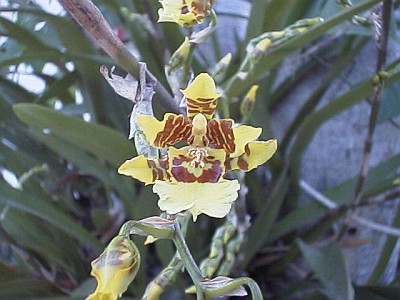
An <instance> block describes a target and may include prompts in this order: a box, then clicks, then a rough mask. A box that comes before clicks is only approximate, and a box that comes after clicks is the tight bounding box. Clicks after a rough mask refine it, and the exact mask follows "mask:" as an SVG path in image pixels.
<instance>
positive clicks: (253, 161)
mask: <svg viewBox="0 0 400 300" xmlns="http://www.w3.org/2000/svg"><path fill="white" fill-rule="evenodd" d="M160 2H161V4H162V8H160V9H159V22H175V23H177V24H178V25H179V26H181V27H187V28H189V29H190V30H188V36H187V37H185V39H184V41H183V43H182V45H181V46H180V47H179V48H178V49H177V50H176V52H175V53H174V54H173V55H172V56H171V59H170V61H169V63H168V64H167V65H166V66H165V71H166V77H167V79H168V82H169V83H170V87H171V90H172V91H174V95H173V98H174V99H175V100H176V101H177V102H178V103H177V104H179V105H180V107H184V110H185V113H181V114H176V113H166V114H165V115H164V117H163V119H162V120H161V121H160V120H158V119H156V118H155V117H154V116H153V111H152V108H151V98H152V94H153V89H152V87H153V88H154V81H153V82H150V84H149V82H148V80H149V79H148V78H147V77H146V75H145V66H144V65H142V67H143V68H142V69H141V72H142V73H141V74H142V76H140V80H139V81H137V82H132V79H131V78H129V80H128V78H125V79H124V78H118V77H117V76H115V75H114V76H115V77H114V78H111V77H109V76H108V75H106V73H108V72H106V71H104V69H103V71H102V73H103V75H104V76H105V77H106V79H107V80H108V81H109V83H110V84H111V85H112V86H113V87H114V89H115V90H116V92H117V93H119V94H120V95H122V96H125V97H127V98H130V99H131V100H133V101H134V102H135V105H134V108H133V111H132V116H131V134H130V137H135V144H136V147H137V152H138V154H139V155H138V156H136V157H134V158H132V159H128V160H126V161H125V162H124V163H123V164H122V165H121V166H120V167H119V169H118V172H119V173H120V174H122V175H126V176H130V177H132V178H134V179H136V180H139V181H141V182H142V183H144V184H145V185H153V192H154V193H155V194H157V195H158V196H159V200H158V207H159V208H160V210H161V211H162V213H161V215H160V216H153V217H149V218H146V219H142V220H139V221H133V220H131V221H128V222H126V223H125V224H124V225H123V227H122V228H121V230H120V233H119V235H118V236H117V237H116V238H114V239H113V240H112V241H111V243H110V245H109V246H108V247H107V248H106V249H105V250H104V252H103V254H101V256H100V257H99V258H98V259H96V260H95V261H94V262H93V263H92V275H93V276H94V277H95V278H96V280H97V282H98V287H97V289H96V290H95V292H94V293H93V294H92V295H90V296H89V297H88V298H87V299H89V300H93V299H99V300H101V299H117V298H118V297H119V296H120V295H121V294H122V293H124V292H125V291H126V290H127V288H128V285H129V283H130V282H131V281H132V280H133V279H134V277H135V274H136V272H137V269H138V268H139V263H140V255H139V252H138V250H137V248H136V247H135V245H134V244H133V243H132V242H131V240H130V238H129V235H130V234H137V235H141V236H145V237H147V239H146V242H145V243H146V244H148V243H154V242H156V241H157V240H158V239H171V240H172V241H173V242H174V244H175V246H176V251H177V252H176V254H175V256H174V257H173V258H172V260H171V262H170V264H169V265H168V266H167V267H166V268H165V269H164V270H163V271H161V273H160V274H159V275H158V276H157V277H156V278H155V279H154V280H153V281H151V282H150V283H149V284H148V286H147V289H146V291H145V294H144V295H143V298H142V299H158V297H159V296H160V295H161V294H162V293H163V292H164V290H165V289H166V288H167V287H168V286H169V285H171V284H172V283H173V281H174V279H175V277H176V274H177V273H178V272H179V271H180V270H181V269H182V268H185V269H186V270H187V272H188V273H189V275H190V277H191V279H192V281H193V284H194V285H193V286H192V287H189V288H188V289H187V291H186V292H188V293H195V294H196V296H197V299H208V298H211V297H220V296H229V295H235V296H243V295H246V294H247V292H246V290H245V289H244V288H243V286H244V285H247V286H248V287H249V289H250V291H251V295H252V297H253V299H263V297H262V294H261V291H260V289H259V287H258V285H257V284H256V282H255V281H254V280H252V279H251V278H248V277H241V278H237V279H233V278H230V277H229V273H230V271H231V270H232V267H233V265H234V262H235V255H236V253H237V252H238V250H239V249H240V247H241V245H242V243H243V241H244V238H243V235H244V232H245V230H246V228H248V227H246V226H244V228H242V229H241V230H239V231H237V230H236V227H237V219H238V217H237V215H236V210H235V200H237V198H238V194H239V193H240V191H241V189H243V190H245V189H246V187H245V186H244V183H243V182H244V181H243V172H248V171H251V170H253V169H255V168H257V167H258V166H260V165H262V164H264V163H265V162H267V161H268V160H269V159H270V158H271V157H272V156H273V154H274V153H275V151H276V150H277V141H276V140H275V139H270V140H267V141H258V140H257V139H258V138H259V137H260V135H261V132H262V129H261V128H256V127H252V126H248V125H242V124H238V123H236V122H235V121H234V120H233V119H229V118H222V119H221V118H219V117H218V116H219V114H220V113H221V114H222V115H226V111H224V107H226V102H227V101H230V99H228V98H227V97H226V96H225V93H224V90H223V89H221V87H218V86H217V85H216V82H218V78H220V77H221V76H223V74H224V72H225V71H226V69H227V67H228V65H229V62H230V59H231V55H230V54H228V55H226V56H225V57H223V58H222V59H221V60H220V62H219V63H218V64H217V65H216V67H215V69H214V70H212V71H211V72H210V73H211V74H212V76H211V75H210V74H208V73H200V74H198V75H197V76H194V74H192V73H191V68H190V64H191V58H192V57H193V51H194V50H195V47H196V45H197V44H199V43H202V42H204V41H205V40H206V39H207V38H208V37H209V36H210V35H211V34H212V32H213V31H214V29H215V28H214V27H215V26H216V16H215V13H214V12H213V10H212V4H213V1H212V0H183V1H182V0H180V1H178V0H161V1H160ZM207 17H210V19H211V21H210V25H209V26H208V27H206V28H204V27H203V29H200V30H199V31H195V25H197V24H200V23H202V22H203V21H204V20H205V19H206V18H207ZM319 21H320V20H302V23H301V24H295V25H294V26H293V28H288V29H286V31H285V32H281V33H279V32H274V33H273V34H267V33H266V34H264V35H262V36H260V37H258V38H256V39H254V40H252V41H251V42H250V44H249V46H248V49H247V52H248V55H247V57H246V59H245V61H244V62H243V63H242V67H241V72H239V73H238V78H240V79H241V80H246V78H248V75H249V74H251V72H252V69H253V68H254V66H255V64H256V63H257V61H258V60H259V59H260V58H261V57H262V55H263V53H265V52H266V51H267V49H268V48H269V47H272V46H273V45H276V44H278V43H280V42H282V40H283V39H284V38H285V36H286V37H287V36H288V34H287V32H290V34H291V36H294V35H295V34H296V32H297V31H301V30H306V29H307V26H311V25H313V24H315V23H316V22H319ZM213 77H214V78H213ZM191 78H194V79H192V80H191ZM151 80H153V79H150V81H151ZM121 83H122V84H125V85H127V84H129V85H131V86H130V88H125V89H123V91H122V92H121V89H120V88H119V86H121ZM132 84H133V85H135V86H134V88H132ZM227 88H229V86H228V87H227ZM257 89H258V86H257V85H253V86H252V87H251V88H250V89H249V90H248V92H247V94H246V95H245V96H244V99H243V101H242V105H241V112H242V116H243V120H246V118H247V117H248V115H249V113H250V112H251V110H252V108H253V106H254V101H255V98H256V93H257ZM126 90H129V91H134V92H135V93H136V95H135V97H132V94H131V93H130V95H127V94H126V93H125V92H124V91H126ZM219 101H221V103H220V105H218V102H219ZM220 107H221V111H220V110H219V108H220ZM201 214H205V215H207V216H208V217H212V218H226V222H225V224H224V225H223V226H221V227H220V228H218V229H217V231H216V233H215V235H214V239H213V242H212V244H211V246H210V247H211V248H210V255H209V257H208V258H207V259H205V260H203V262H202V263H201V265H200V266H198V265H197V263H196V262H195V260H194V259H193V257H192V255H191V252H190V249H189V248H188V246H187V244H186V241H185V237H184V236H185V231H186V226H187V224H188V222H189V220H190V219H191V218H192V219H193V222H196V220H197V219H198V216H199V215H201ZM244 219H245V220H247V222H248V217H247V216H246V217H245V218H244ZM235 235H236V236H235ZM224 244H228V246H227V247H226V248H227V249H228V250H226V251H230V252H229V253H227V255H226V256H227V257H230V259H229V261H225V264H224V262H223V261H222V260H221V257H220V256H218V255H216V253H218V252H221V251H222V252H223V251H224V250H223V249H222V247H223V245H224Z"/></svg>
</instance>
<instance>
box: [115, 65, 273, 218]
mask: <svg viewBox="0 0 400 300" xmlns="http://www.w3.org/2000/svg"><path fill="white" fill-rule="evenodd" d="M181 92H182V94H183V95H184V96H185V98H186V103H187V116H184V115H176V114H172V113H167V114H165V116H164V119H163V120H162V121H159V120H157V119H156V118H154V117H153V116H147V115H138V116H137V122H138V125H139V127H140V129H141V130H142V131H143V132H144V134H145V136H146V139H147V141H148V142H149V143H150V144H151V145H152V146H153V147H156V148H160V149H163V148H166V149H167V154H166V156H165V157H163V158H160V159H147V158H146V157H144V156H143V155H140V156H137V157H135V158H133V159H130V160H127V161H126V162H124V163H123V164H122V165H121V166H120V167H119V169H118V172H119V173H120V174H123V175H127V176H131V177H133V178H136V179H138V180H140V181H142V182H144V183H145V184H146V185H147V184H154V187H153V191H154V192H155V193H157V194H158V195H159V197H160V200H159V201H158V206H159V207H160V209H161V210H163V211H166V212H167V213H169V214H176V213H178V212H181V211H185V210H189V211H190V212H191V213H192V215H193V219H194V221H195V220H196V218H197V216H198V215H200V214H201V213H204V214H206V215H208V216H211V217H215V218H223V217H225V216H226V215H227V214H228V212H229V211H230V209H231V206H232V203H233V201H235V200H236V198H237V191H238V190H239V189H240V185H239V183H238V181H237V180H228V179H225V178H224V176H225V174H226V173H227V171H229V170H241V171H244V172H248V171H250V170H252V169H254V168H256V167H257V166H259V165H261V164H263V163H265V162H266V161H267V160H268V159H270V158H271V156H272V155H273V154H274V152H275V151H276V149H277V143H276V140H274V139H271V140H268V141H255V140H256V139H257V138H258V137H259V136H260V134H261V128H256V127H252V126H246V125H239V126H234V121H233V120H231V119H222V120H217V119H215V118H213V116H214V113H215V109H216V106H217V101H218V98H219V97H220V94H218V93H217V90H216V87H215V82H214V80H213V79H212V78H211V77H210V76H209V75H208V74H206V73H202V74H199V75H198V76H197V77H196V78H195V79H194V80H193V82H192V83H191V84H190V85H189V86H188V87H187V88H186V89H185V90H181ZM182 142H183V143H185V144H186V145H185V146H183V147H181V148H177V147H175V146H174V145H176V144H177V143H182Z"/></svg>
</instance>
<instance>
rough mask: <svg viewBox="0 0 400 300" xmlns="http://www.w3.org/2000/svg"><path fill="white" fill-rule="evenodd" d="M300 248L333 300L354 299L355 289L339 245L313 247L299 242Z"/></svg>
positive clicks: (330, 244)
mask: <svg viewBox="0 0 400 300" xmlns="http://www.w3.org/2000/svg"><path fill="white" fill-rule="evenodd" d="M298 246H299V248H300V251H301V252H302V254H303V256H304V258H305V260H306V261H307V263H308V265H309V266H310V268H311V270H312V271H313V272H314V274H315V276H316V277H317V279H318V280H319V281H320V282H321V284H322V285H323V286H324V287H325V288H326V292H327V294H328V295H329V296H330V298H331V299H335V300H352V299H354V289H353V286H352V285H351V282H350V277H349V273H348V272H347V269H346V265H345V262H344V258H343V255H342V252H341V249H340V246H339V245H338V244H337V243H335V242H333V243H329V244H326V245H323V246H313V245H308V244H306V243H304V242H302V241H301V240H299V241H298Z"/></svg>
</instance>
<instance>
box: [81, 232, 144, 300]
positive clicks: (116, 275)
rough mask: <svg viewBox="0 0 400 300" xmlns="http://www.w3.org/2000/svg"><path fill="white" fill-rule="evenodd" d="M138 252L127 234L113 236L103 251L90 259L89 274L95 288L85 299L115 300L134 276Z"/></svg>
mask: <svg viewBox="0 0 400 300" xmlns="http://www.w3.org/2000/svg"><path fill="white" fill-rule="evenodd" d="M139 266H140V254H139V250H138V249H137V248H136V246H135V244H134V243H133V242H132V241H131V240H130V239H129V237H128V236H124V235H118V236H116V237H114V238H113V239H112V240H111V242H110V243H109V245H108V246H107V248H106V249H105V250H104V251H103V253H102V254H101V255H100V256H99V257H98V258H97V259H95V260H94V261H92V272H91V275H92V276H93V277H95V278H96V280H97V288H96V290H95V291H94V293H93V294H91V295H89V296H88V297H87V298H86V300H116V299H118V297H119V296H120V295H121V294H122V293H124V292H125V291H126V290H127V289H128V286H129V284H130V283H131V282H132V281H133V279H134V278H135V276H136V274H137V272H138V270H139Z"/></svg>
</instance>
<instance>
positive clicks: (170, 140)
mask: <svg viewBox="0 0 400 300" xmlns="http://www.w3.org/2000/svg"><path fill="white" fill-rule="evenodd" d="M190 133H191V125H190V124H189V121H188V120H187V119H186V118H185V117H184V116H182V115H179V116H173V115H171V116H168V118H167V120H166V121H165V125H164V129H163V130H162V131H160V132H159V133H158V134H157V136H156V138H155V140H154V145H156V146H157V147H160V148H165V147H166V146H167V145H174V144H176V143H178V142H181V141H186V140H187V139H188V138H189V136H190Z"/></svg>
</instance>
